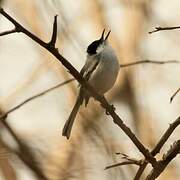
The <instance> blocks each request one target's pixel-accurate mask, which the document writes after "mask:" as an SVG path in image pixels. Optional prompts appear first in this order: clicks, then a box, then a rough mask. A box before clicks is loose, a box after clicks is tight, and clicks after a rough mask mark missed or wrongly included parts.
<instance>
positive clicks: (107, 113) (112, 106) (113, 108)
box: [106, 104, 116, 115]
mask: <svg viewBox="0 0 180 180" xmlns="http://www.w3.org/2000/svg"><path fill="white" fill-rule="evenodd" d="M111 108H112V110H113V111H115V110H116V108H115V107H114V105H113V104H112V105H111ZM106 115H110V113H109V112H108V110H107V109H106Z"/></svg>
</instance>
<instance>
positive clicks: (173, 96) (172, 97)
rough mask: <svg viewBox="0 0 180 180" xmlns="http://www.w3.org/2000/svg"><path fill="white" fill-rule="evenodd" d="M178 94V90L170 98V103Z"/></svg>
mask: <svg viewBox="0 0 180 180" xmlns="http://www.w3.org/2000/svg"><path fill="white" fill-rule="evenodd" d="M179 92H180V88H179V89H178V90H177V91H176V92H175V93H174V94H173V95H172V96H171V98H170V103H172V101H173V99H174V98H175V96H176V95H177V94H178V93H179Z"/></svg>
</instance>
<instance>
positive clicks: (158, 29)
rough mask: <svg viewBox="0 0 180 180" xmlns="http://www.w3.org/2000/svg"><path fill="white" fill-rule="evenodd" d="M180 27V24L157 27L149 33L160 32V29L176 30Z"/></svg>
mask: <svg viewBox="0 0 180 180" xmlns="http://www.w3.org/2000/svg"><path fill="white" fill-rule="evenodd" d="M175 29H180V26H174V27H155V30H153V31H150V32H149V34H152V33H155V32H159V31H169V30H175Z"/></svg>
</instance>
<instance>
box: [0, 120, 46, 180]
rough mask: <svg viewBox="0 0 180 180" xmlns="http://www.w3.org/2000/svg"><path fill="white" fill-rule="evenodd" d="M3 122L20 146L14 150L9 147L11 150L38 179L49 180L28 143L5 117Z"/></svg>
mask: <svg viewBox="0 0 180 180" xmlns="http://www.w3.org/2000/svg"><path fill="white" fill-rule="evenodd" d="M1 123H2V124H3V125H4V127H5V128H6V129H7V131H8V132H9V133H10V135H11V136H12V137H13V139H14V140H15V141H16V142H17V144H18V146H19V150H13V149H12V148H10V147H9V148H8V149H10V150H11V152H12V153H14V154H16V155H17V156H18V157H19V159H20V160H21V161H22V162H23V163H24V164H25V165H26V166H27V167H29V169H30V170H32V172H34V174H35V175H36V176H37V177H38V179H42V180H47V178H46V176H45V175H44V173H43V171H42V168H41V167H40V166H39V164H38V163H37V161H36V158H35V156H34V155H33V153H32V151H31V149H30V148H29V147H28V146H27V144H26V143H24V142H23V141H22V140H21V139H20V138H19V137H18V136H17V135H16V133H15V132H14V131H13V129H12V128H11V127H10V126H9V124H8V123H7V122H6V121H5V119H2V120H1Z"/></svg>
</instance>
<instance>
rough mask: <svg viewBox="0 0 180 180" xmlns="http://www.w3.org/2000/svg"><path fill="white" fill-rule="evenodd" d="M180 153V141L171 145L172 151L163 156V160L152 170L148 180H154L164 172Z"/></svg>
mask: <svg viewBox="0 0 180 180" xmlns="http://www.w3.org/2000/svg"><path fill="white" fill-rule="evenodd" d="M179 153H180V140H178V141H176V142H174V143H173V145H171V147H170V149H169V150H168V151H167V153H166V154H165V155H164V156H163V159H162V160H160V161H158V162H157V164H156V167H154V168H153V169H152V171H151V172H150V174H149V175H148V176H147V178H146V180H154V179H156V178H157V177H159V175H160V174H161V173H162V172H163V171H164V169H165V168H166V167H167V165H168V164H169V163H170V162H171V161H172V160H173V159H174V158H175V157H176V156H177V155H178V154H179Z"/></svg>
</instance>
